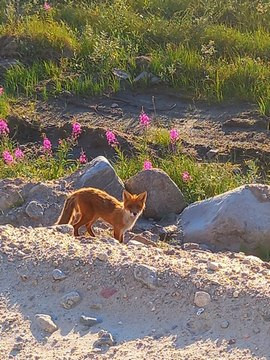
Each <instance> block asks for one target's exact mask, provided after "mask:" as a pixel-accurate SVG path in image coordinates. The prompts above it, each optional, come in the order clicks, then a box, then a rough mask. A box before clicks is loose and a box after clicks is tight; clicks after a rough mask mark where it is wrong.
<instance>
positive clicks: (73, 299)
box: [61, 291, 81, 310]
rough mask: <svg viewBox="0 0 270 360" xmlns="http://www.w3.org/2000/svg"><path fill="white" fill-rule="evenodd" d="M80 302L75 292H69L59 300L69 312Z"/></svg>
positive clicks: (79, 297) (78, 295)
mask: <svg viewBox="0 0 270 360" xmlns="http://www.w3.org/2000/svg"><path fill="white" fill-rule="evenodd" d="M80 300H81V296H80V294H79V293H78V292H77V291H71V292H69V293H68V294H66V295H64V296H63V297H62V299H61V305H62V306H63V307H64V308H65V309H67V310H69V309H71V308H73V307H74V306H75V305H76V304H78V303H79V302H80Z"/></svg>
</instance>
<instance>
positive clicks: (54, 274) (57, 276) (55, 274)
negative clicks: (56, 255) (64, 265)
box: [52, 269, 67, 281]
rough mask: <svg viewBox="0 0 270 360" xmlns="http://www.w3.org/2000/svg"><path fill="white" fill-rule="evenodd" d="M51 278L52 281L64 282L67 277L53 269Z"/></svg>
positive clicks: (58, 270)
mask: <svg viewBox="0 0 270 360" xmlns="http://www.w3.org/2000/svg"><path fill="white" fill-rule="evenodd" d="M52 277H53V279H54V280H59V281H60V280H64V279H65V278H66V277H67V276H66V275H65V274H64V273H63V271H61V270H60V269H54V270H53V272H52Z"/></svg>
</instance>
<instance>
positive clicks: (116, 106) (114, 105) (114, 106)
mask: <svg viewBox="0 0 270 360" xmlns="http://www.w3.org/2000/svg"><path fill="white" fill-rule="evenodd" d="M111 108H113V109H115V108H119V105H118V104H116V103H113V104H112V105H111Z"/></svg>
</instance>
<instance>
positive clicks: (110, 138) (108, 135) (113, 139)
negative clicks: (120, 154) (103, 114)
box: [106, 130, 118, 146]
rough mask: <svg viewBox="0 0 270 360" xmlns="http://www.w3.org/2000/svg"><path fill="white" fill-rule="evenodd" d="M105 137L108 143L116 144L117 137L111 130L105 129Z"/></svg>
mask: <svg viewBox="0 0 270 360" xmlns="http://www.w3.org/2000/svg"><path fill="white" fill-rule="evenodd" d="M106 138H107V141H108V144H109V145H111V146H115V145H117V144H118V141H117V138H116V136H115V134H114V133H113V132H112V131H110V130H107V131H106Z"/></svg>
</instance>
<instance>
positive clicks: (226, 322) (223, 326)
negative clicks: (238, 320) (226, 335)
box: [220, 320, 230, 329]
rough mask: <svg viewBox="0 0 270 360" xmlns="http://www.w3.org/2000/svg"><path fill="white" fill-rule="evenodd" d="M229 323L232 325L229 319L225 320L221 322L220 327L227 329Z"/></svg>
mask: <svg viewBox="0 0 270 360" xmlns="http://www.w3.org/2000/svg"><path fill="white" fill-rule="evenodd" d="M229 325H230V323H229V321H227V320H223V321H222V323H221V324H220V327H221V328H222V329H227V328H228V327H229Z"/></svg>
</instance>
